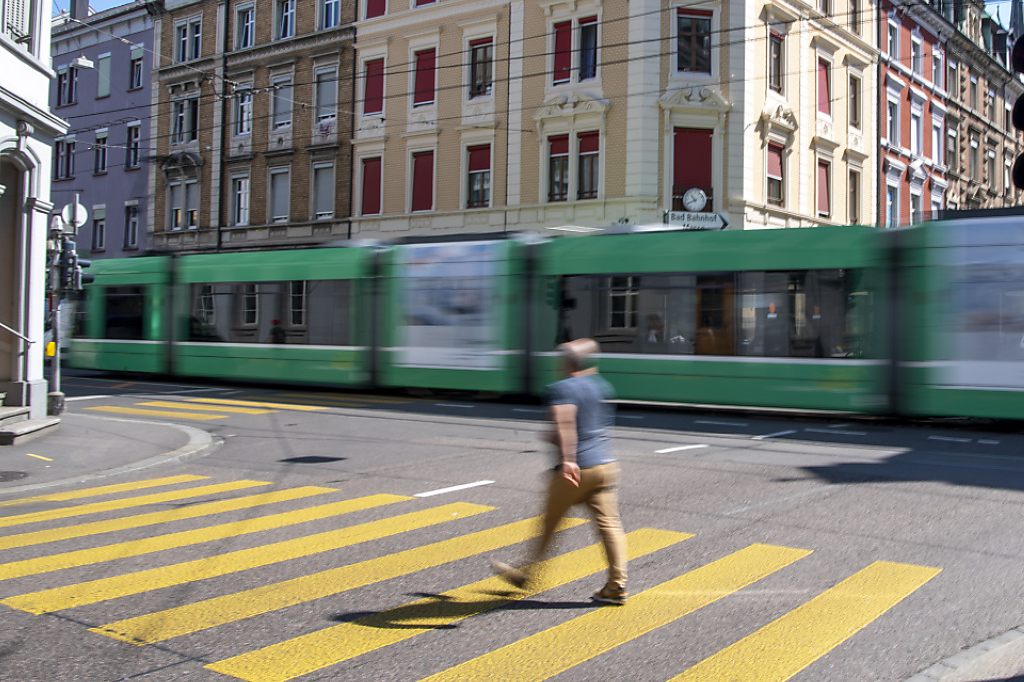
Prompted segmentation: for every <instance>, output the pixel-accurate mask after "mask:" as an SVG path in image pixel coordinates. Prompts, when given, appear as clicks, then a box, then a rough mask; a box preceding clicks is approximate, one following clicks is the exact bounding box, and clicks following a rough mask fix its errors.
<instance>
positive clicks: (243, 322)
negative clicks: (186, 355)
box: [187, 280, 353, 346]
mask: <svg viewBox="0 0 1024 682" xmlns="http://www.w3.org/2000/svg"><path fill="white" fill-rule="evenodd" d="M351 299H352V283H351V282H350V281H348V280H291V281H284V282H217V283H202V284H193V285H192V286H191V291H190V298H189V314H188V330H187V338H188V340H189V341H192V342H196V343H234V344H237V343H254V344H256V343H258V344H274V345H307V346H347V345H350V344H351V341H352V336H353V330H352V323H351V311H352V300H351Z"/></svg>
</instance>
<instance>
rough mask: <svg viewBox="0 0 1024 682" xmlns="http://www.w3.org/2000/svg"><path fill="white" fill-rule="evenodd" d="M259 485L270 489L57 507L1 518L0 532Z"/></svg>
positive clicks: (206, 488) (200, 490)
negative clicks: (43, 522) (13, 527)
mask: <svg viewBox="0 0 1024 682" xmlns="http://www.w3.org/2000/svg"><path fill="white" fill-rule="evenodd" d="M261 485H270V483H267V482H266V481H246V480H242V481H228V482H227V483H214V484H212V485H203V486H199V487H196V488H185V489H184V490H171V491H168V492H165V493H152V494H149V495H139V496H138V497H126V498H123V499H120V500H107V501H106V502H92V503H90V504H80V505H76V506H74V507H60V508H59V509H46V510H44V511H37V512H28V513H26V514H15V515H14V516H3V517H0V528H9V527H10V526H20V525H23V524H26V523H39V522H40V521H54V520H56V519H70V518H73V517H75V516H86V515H87V514H99V513H101V512H109V511H121V510H122V509H131V508H132V507H143V506H146V505H149V504H160V503H162V502H176V501H177V500H185V499H188V498H190V497H201V496H203V495H217V494H219V493H227V492H233V491H235V490H244V489H245V488H256V487H258V486H261Z"/></svg>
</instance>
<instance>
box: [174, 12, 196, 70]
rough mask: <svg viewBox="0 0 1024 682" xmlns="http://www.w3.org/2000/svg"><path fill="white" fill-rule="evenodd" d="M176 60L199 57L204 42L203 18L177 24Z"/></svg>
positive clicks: (183, 60) (189, 59)
mask: <svg viewBox="0 0 1024 682" xmlns="http://www.w3.org/2000/svg"><path fill="white" fill-rule="evenodd" d="M175 33H176V37H177V40H176V41H175V53H174V57H175V61H178V62H187V61H191V60H193V59H199V57H200V54H201V50H202V43H203V20H202V19H201V18H199V17H196V18H193V19H189V20H187V21H182V22H179V23H178V24H176V25H175Z"/></svg>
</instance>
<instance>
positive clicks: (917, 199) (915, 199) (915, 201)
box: [910, 192, 921, 225]
mask: <svg viewBox="0 0 1024 682" xmlns="http://www.w3.org/2000/svg"><path fill="white" fill-rule="evenodd" d="M920 222H921V195H920V194H917V193H915V192H911V193H910V224H911V225H917V224H918V223H920Z"/></svg>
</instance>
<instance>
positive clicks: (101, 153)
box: [92, 131, 107, 173]
mask: <svg viewBox="0 0 1024 682" xmlns="http://www.w3.org/2000/svg"><path fill="white" fill-rule="evenodd" d="M92 153H93V165H92V171H93V173H106V172H107V133H106V131H104V132H102V133H100V132H97V133H96V144H94V145H93V147H92Z"/></svg>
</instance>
